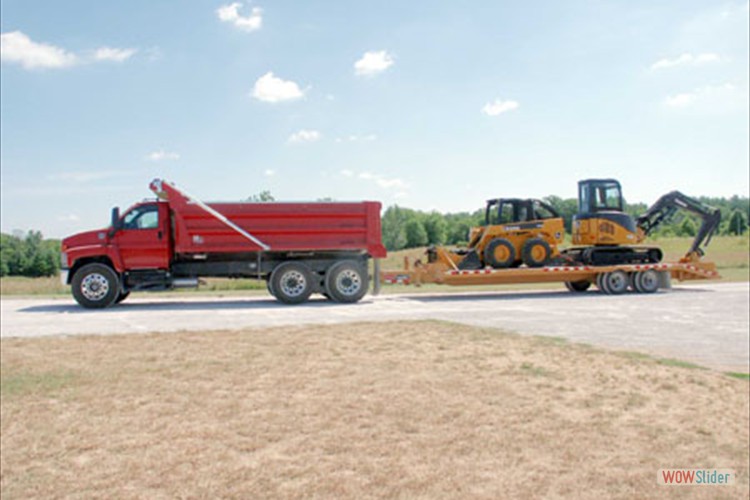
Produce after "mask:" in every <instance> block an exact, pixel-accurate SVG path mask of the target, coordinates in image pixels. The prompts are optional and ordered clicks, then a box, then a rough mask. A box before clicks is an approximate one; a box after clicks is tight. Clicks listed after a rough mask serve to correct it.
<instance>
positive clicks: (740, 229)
mask: <svg viewBox="0 0 750 500" xmlns="http://www.w3.org/2000/svg"><path fill="white" fill-rule="evenodd" d="M746 230H747V218H746V217H745V214H743V213H742V212H741V211H740V210H738V209H734V210H732V213H731V214H730V215H729V219H728V220H727V234H734V235H737V236H739V235H742V234H744V232H745V231H746Z"/></svg>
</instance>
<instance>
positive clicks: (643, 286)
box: [633, 269, 659, 293]
mask: <svg viewBox="0 0 750 500" xmlns="http://www.w3.org/2000/svg"><path fill="white" fill-rule="evenodd" d="M633 288H634V289H635V291H636V292H638V293H654V292H656V291H657V290H658V289H659V273H658V272H656V271H654V270H653V269H648V270H646V271H638V272H637V273H634V276H633Z"/></svg>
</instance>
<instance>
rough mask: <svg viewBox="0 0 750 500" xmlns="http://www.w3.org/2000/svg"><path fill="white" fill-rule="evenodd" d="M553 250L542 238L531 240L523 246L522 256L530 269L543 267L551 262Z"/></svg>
mask: <svg viewBox="0 0 750 500" xmlns="http://www.w3.org/2000/svg"><path fill="white" fill-rule="evenodd" d="M551 255H552V248H550V246H549V243H547V242H546V241H544V240H543V239H541V238H531V239H530V240H528V241H527V242H526V243H524V244H523V249H522V250H521V256H522V257H523V261H524V263H525V264H526V265H527V266H529V267H542V266H544V265H546V264H547V263H548V262H549V258H550V256H551Z"/></svg>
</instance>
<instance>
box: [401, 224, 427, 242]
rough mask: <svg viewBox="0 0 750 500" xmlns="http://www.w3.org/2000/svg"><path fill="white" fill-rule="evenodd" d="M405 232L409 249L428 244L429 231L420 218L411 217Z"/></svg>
mask: <svg viewBox="0 0 750 500" xmlns="http://www.w3.org/2000/svg"><path fill="white" fill-rule="evenodd" d="M405 231H406V246H407V248H415V247H421V246H424V245H426V244H427V231H426V230H425V228H424V225H423V224H422V222H421V221H420V220H419V219H418V218H416V217H411V218H410V219H409V221H408V222H407V223H406V227H405Z"/></svg>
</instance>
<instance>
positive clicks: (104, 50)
mask: <svg viewBox="0 0 750 500" xmlns="http://www.w3.org/2000/svg"><path fill="white" fill-rule="evenodd" d="M136 52H138V49H115V48H112V47H100V48H98V49H96V52H94V60H95V61H114V62H123V61H125V60H126V59H130V57H131V56H132V55H133V54H135V53H136Z"/></svg>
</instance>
